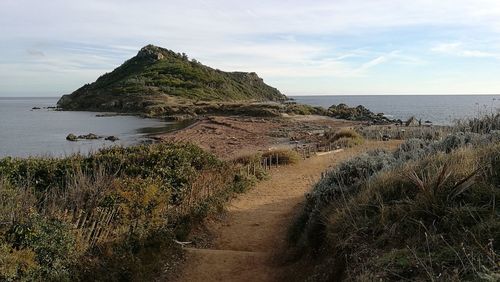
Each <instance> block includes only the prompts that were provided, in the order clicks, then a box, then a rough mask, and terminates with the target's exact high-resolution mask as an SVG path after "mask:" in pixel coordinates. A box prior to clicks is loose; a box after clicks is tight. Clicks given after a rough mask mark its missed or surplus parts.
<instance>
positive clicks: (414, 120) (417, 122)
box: [405, 117, 421, 126]
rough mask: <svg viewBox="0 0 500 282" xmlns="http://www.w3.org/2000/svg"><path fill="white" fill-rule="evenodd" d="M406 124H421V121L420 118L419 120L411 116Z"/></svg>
mask: <svg viewBox="0 0 500 282" xmlns="http://www.w3.org/2000/svg"><path fill="white" fill-rule="evenodd" d="M405 125H406V126H419V125H421V122H420V121H419V120H417V119H416V118H415V117H411V118H409V119H408V120H407V121H406V122H405Z"/></svg>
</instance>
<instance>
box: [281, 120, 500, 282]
mask: <svg viewBox="0 0 500 282" xmlns="http://www.w3.org/2000/svg"><path fill="white" fill-rule="evenodd" d="M498 119H499V116H498V115H496V117H495V116H490V117H487V118H484V119H475V120H471V121H469V122H466V123H461V124H467V126H466V127H461V126H457V128H456V130H455V131H456V132H455V133H452V134H449V135H448V136H446V137H444V138H442V140H430V139H427V140H426V139H410V140H408V141H407V142H406V143H404V144H403V145H402V146H401V147H400V148H399V149H398V150H397V151H396V152H386V151H380V150H379V151H374V152H370V153H367V154H363V155H361V156H359V157H356V158H354V159H352V160H349V161H347V162H345V163H343V164H342V165H340V166H338V167H336V168H335V169H333V170H331V171H329V172H327V174H326V177H324V178H323V179H322V180H321V181H319V182H318V183H317V184H316V185H315V186H314V188H313V190H312V191H311V193H310V194H308V195H307V201H306V205H305V208H304V210H303V211H302V213H301V214H300V215H299V216H298V218H297V219H296V221H295V223H294V225H293V227H292V228H291V229H290V242H291V244H292V246H293V248H292V249H293V250H294V254H295V256H296V258H301V257H304V256H305V257H309V258H318V259H312V262H313V263H314V264H315V268H314V269H313V270H311V271H310V272H302V274H304V273H305V274H304V275H305V276H306V277H301V278H303V279H305V280H309V281H331V280H333V279H337V280H341V279H343V280H348V281H373V280H382V281H388V280H389V281H401V280H412V281H414V280H418V281H421V280H428V281H435V280H440V281H450V280H453V281H463V280H467V281H471V280H474V281H475V280H489V281H498V279H500V268H499V265H498V262H499V259H500V258H499V256H498V253H499V251H500V218H499V214H500V208H499V207H498V204H496V201H497V199H498V197H499V196H500V132H499V131H498V129H500V128H499V127H498V125H499V123H498ZM461 130H463V131H461ZM474 131H475V132H474Z"/></svg>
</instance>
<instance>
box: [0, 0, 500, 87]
mask: <svg viewBox="0 0 500 282" xmlns="http://www.w3.org/2000/svg"><path fill="white" fill-rule="evenodd" d="M147 44H154V45H157V46H161V47H164V48H167V49H171V50H174V51H176V52H184V53H186V54H188V56H189V57H190V58H195V59H197V60H198V61H200V62H202V63H204V64H205V65H209V66H211V67H214V68H218V69H222V70H225V71H255V72H257V73H258V74H259V76H261V77H262V78H263V79H264V81H265V82H266V83H268V84H270V85H272V86H275V87H277V88H278V89H280V90H281V91H282V92H283V93H285V94H287V95H323V94H325V95H326V94H332V95H336V94H338V95H341V94H344V95H356V94H498V93H500V1H499V0H440V1H437V0H412V1H408V0H330V1H323V0H314V1H311V0H309V1H305V0H303V1H299V0H291V1H285V0H281V1H276V0H262V1H261V0H254V1H234V0H232V1H230V0H210V1H208V0H206V1H205V0H189V1H185V0H184V1H171V0H163V1H161V0H143V1H137V0H85V1H70V0H50V1H40V0H1V1H0V96H60V95H62V94H67V93H71V92H72V91H74V90H76V89H77V88H79V87H80V86H82V85H83V84H85V83H89V82H93V81H95V79H96V78H97V77H99V76H100V75H101V74H103V73H106V72H110V71H112V70H113V69H114V68H116V67H117V66H119V65H120V64H121V63H123V62H124V61H125V60H127V59H129V58H131V57H133V56H134V55H135V54H136V53H137V52H138V50H139V49H140V48H141V47H143V46H145V45H147Z"/></svg>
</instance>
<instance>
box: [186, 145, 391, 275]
mask: <svg viewBox="0 0 500 282" xmlns="http://www.w3.org/2000/svg"><path fill="white" fill-rule="evenodd" d="M397 144H398V142H396V141H391V142H368V143H367V144H365V145H362V146H358V147H355V148H351V149H347V150H344V151H342V152H338V153H333V154H326V155H322V156H315V157H313V158H310V159H307V160H304V161H301V162H300V163H298V164H296V165H291V166H285V167H280V168H276V169H274V170H272V171H271V173H270V174H271V175H270V177H269V179H268V180H265V181H262V182H260V183H259V184H257V186H256V187H255V188H254V189H252V190H251V191H250V192H248V193H246V194H244V195H241V196H240V197H238V198H237V199H235V200H233V201H232V202H231V204H230V206H229V207H228V216H227V218H226V219H225V220H223V221H221V222H217V223H213V224H211V226H209V229H210V231H211V233H213V234H215V236H216V238H215V242H214V248H212V249H193V248H187V249H186V250H187V262H186V263H185V268H184V270H183V273H182V274H181V276H180V277H181V279H180V281H203V282H208V281H279V278H278V277H279V276H280V272H281V269H280V268H279V266H278V264H276V263H274V262H273V258H274V257H275V256H274V255H275V254H276V252H277V251H279V250H281V249H282V247H283V246H284V244H285V237H286V231H287V228H288V227H289V225H290V222H291V220H292V219H293V217H294V215H295V213H296V212H297V211H299V210H300V204H301V202H302V201H303V199H304V193H306V192H307V191H309V190H310V189H311V186H312V184H313V183H315V182H316V181H317V180H318V179H319V177H320V176H321V172H323V171H325V170H326V169H327V168H328V167H331V166H333V165H336V164H338V163H339V162H341V161H344V160H346V159H348V158H350V157H353V156H355V155H357V154H359V153H361V152H364V151H366V150H370V149H374V148H377V147H378V148H387V149H393V148H395V147H396V146H397Z"/></svg>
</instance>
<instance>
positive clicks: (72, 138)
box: [66, 133, 78, 142]
mask: <svg viewBox="0 0 500 282" xmlns="http://www.w3.org/2000/svg"><path fill="white" fill-rule="evenodd" d="M66 140H68V141H72V142H74V141H78V137H76V135H75V134H73V133H70V134H68V136H66Z"/></svg>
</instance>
